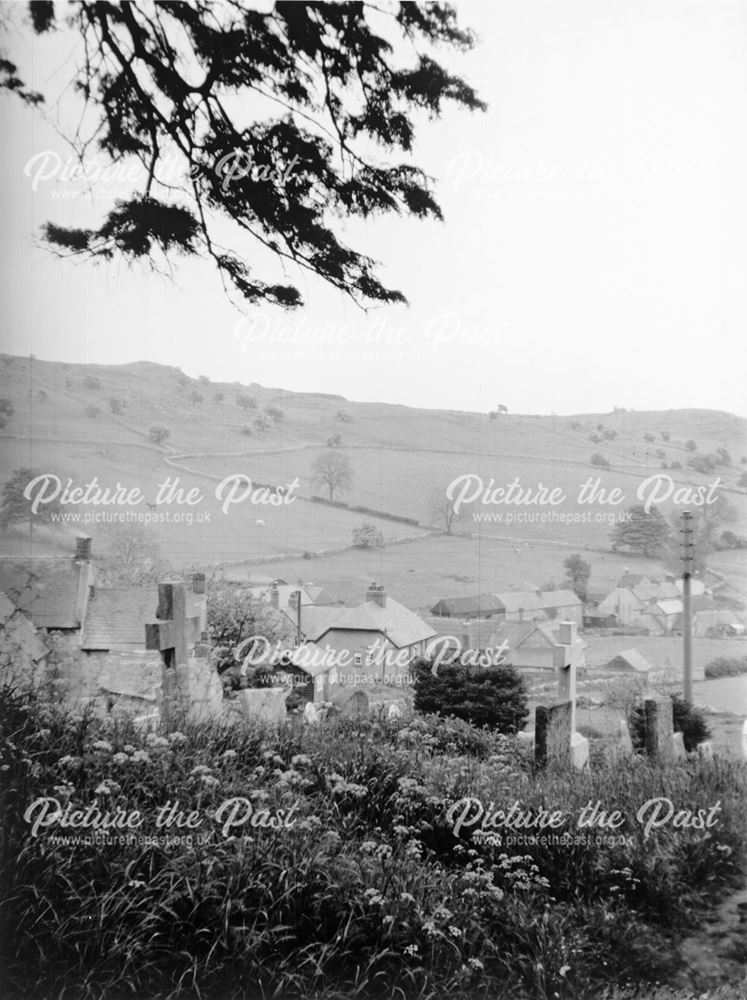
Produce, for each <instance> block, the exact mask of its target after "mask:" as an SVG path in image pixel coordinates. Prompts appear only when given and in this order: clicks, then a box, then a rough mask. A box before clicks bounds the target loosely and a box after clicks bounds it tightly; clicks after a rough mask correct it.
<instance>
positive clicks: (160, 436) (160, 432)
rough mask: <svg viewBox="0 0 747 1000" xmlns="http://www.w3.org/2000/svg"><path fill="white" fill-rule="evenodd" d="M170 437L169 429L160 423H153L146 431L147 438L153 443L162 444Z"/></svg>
mask: <svg viewBox="0 0 747 1000" xmlns="http://www.w3.org/2000/svg"><path fill="white" fill-rule="evenodd" d="M170 437H171V431H170V430H169V429H168V428H167V427H163V426H162V425H161V424H154V425H153V426H152V427H151V429H150V430H149V431H148V438H149V440H151V441H152V442H153V444H163V443H164V441H167V440H168V439H169V438H170Z"/></svg>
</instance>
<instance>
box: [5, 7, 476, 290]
mask: <svg viewBox="0 0 747 1000" xmlns="http://www.w3.org/2000/svg"><path fill="white" fill-rule="evenodd" d="M258 7H259V5H257V4H250V3H247V2H245V0H225V2H223V3H220V4H217V3H214V2H212V0H179V2H175V0H160V2H159V3H154V2H150V0H138V2H122V3H108V2H85V0H83V2H77V3H75V4H73V5H68V6H65V9H64V14H63V9H62V5H59V9H58V8H57V6H56V5H55V4H54V3H52V2H32V3H31V4H30V5H29V9H30V24H31V29H32V30H33V31H34V32H36V33H37V34H41V33H44V32H49V31H55V30H60V31H67V32H73V33H77V35H78V36H79V37H80V41H81V44H80V45H79V46H77V47H76V48H75V49H74V58H73V63H74V64H75V65H76V66H77V68H76V69H75V70H74V78H73V80H72V83H73V85H74V88H75V89H76V90H77V91H78V93H79V95H80V98H81V100H82V102H83V105H84V106H83V108H82V114H81V124H80V125H79V127H78V129H77V131H76V133H75V135H74V136H71V137H70V141H71V143H72V145H73V149H74V150H75V153H76V154H77V156H78V157H79V158H80V160H81V161H83V160H84V158H85V157H86V156H90V155H91V153H92V151H97V150H98V151H100V152H101V153H103V154H106V155H107V156H108V157H110V158H111V160H112V161H113V162H114V163H115V164H116V163H124V162H127V161H129V160H131V158H132V157H137V159H138V160H139V161H140V165H141V167H142V169H141V171H140V174H141V182H139V183H135V184H133V185H132V190H131V191H129V192H128V194H127V196H126V197H123V198H121V199H119V200H118V201H117V202H116V203H115V205H114V206H113V207H112V208H111V210H110V211H108V212H107V213H106V214H105V216H104V217H103V219H102V220H101V224H100V225H99V226H98V228H91V229H85V228H68V227H64V226H61V225H58V224H56V223H55V222H54V221H51V222H49V223H47V224H46V226H45V227H44V230H43V237H44V240H45V242H46V243H47V245H48V246H50V247H51V248H53V249H54V250H55V251H56V252H58V253H61V254H64V255H74V256H77V257H84V258H85V257H88V258H104V259H108V258H113V257H116V256H122V257H124V258H126V259H127V260H128V261H132V260H135V259H141V260H146V261H147V262H149V263H150V264H151V265H152V266H153V267H156V268H159V267H162V266H163V265H164V262H166V263H167V264H168V265H170V264H171V261H172V259H173V258H174V257H175V256H176V255H178V254H187V255H191V256H208V257H209V258H211V259H212V261H213V263H214V264H215V266H216V267H217V269H218V271H219V273H220V275H221V278H222V280H223V284H224V286H225V287H226V289H227V290H228V291H229V293H230V294H232V295H233V296H236V295H238V297H239V300H240V301H242V302H243V303H258V302H267V303H274V304H277V305H280V306H283V307H295V306H298V305H300V304H301V302H302V300H301V295H300V292H299V290H298V288H297V287H296V284H294V283H290V282H289V283H277V282H274V281H272V280H267V279H266V277H264V276H263V274H262V273H261V269H262V268H263V266H264V265H266V264H267V255H266V253H267V252H269V253H270V254H274V255H275V256H276V258H280V259H281V260H282V262H283V263H284V264H286V265H287V264H293V265H297V266H298V267H300V268H301V269H306V270H308V271H311V272H313V273H314V274H316V275H318V276H320V277H321V278H323V279H325V280H326V281H327V282H329V283H330V284H331V285H333V286H334V287H336V288H338V289H340V290H342V291H344V292H346V293H347V294H349V295H350V296H351V297H352V298H353V300H354V301H355V302H356V303H358V304H359V305H366V304H369V303H374V302H398V301H404V295H403V293H402V292H401V291H398V290H396V289H393V288H388V287H386V286H385V285H384V284H382V283H381V281H380V280H379V278H378V277H377V275H376V262H375V261H374V260H372V259H371V258H370V257H368V256H367V255H366V254H364V253H362V252H360V251H358V250H356V249H353V248H352V247H350V246H348V245H346V243H345V242H344V241H343V240H342V239H341V238H340V235H339V232H338V230H339V220H341V219H343V220H344V219H345V218H350V217H363V218H368V217H371V216H374V215H377V214H381V213H391V212H394V213H399V214H404V215H411V216H415V217H416V218H419V219H424V218H428V217H432V218H436V219H440V218H441V210H440V208H439V206H438V203H437V202H436V200H435V198H434V195H433V192H432V183H431V179H430V178H429V177H428V176H427V175H426V174H425V173H424V171H423V170H422V169H420V168H419V167H417V166H416V165H414V164H413V163H412V160H411V152H412V148H413V141H414V134H415V120H414V119H415V115H416V113H417V112H424V113H425V114H427V115H429V116H431V117H439V116H440V114H441V112H442V110H443V108H444V105H445V104H446V103H447V102H451V103H453V104H455V105H457V106H460V107H462V108H467V109H473V110H474V109H483V108H484V104H483V103H482V102H481V101H480V100H479V98H478V97H477V95H476V93H475V91H474V90H473V89H472V88H471V87H470V86H469V85H468V84H467V83H466V82H465V81H464V80H463V79H462V78H460V77H459V76H455V75H453V74H452V73H450V72H449V71H448V70H447V69H446V68H445V67H444V66H443V65H442V64H441V63H440V62H438V61H437V60H436V58H434V55H433V50H434V49H435V48H436V47H438V46H444V47H446V48H456V49H460V50H466V49H469V48H470V47H471V46H472V45H473V42H474V39H473V36H472V34H471V32H470V31H469V30H466V29H464V28H462V27H460V26H459V24H458V23H457V17H456V13H455V10H454V9H453V7H451V6H450V5H449V4H444V3H386V4H384V5H378V4H371V3H355V2H349V3H275V4H273V5H272V7H271V8H269V9H267V8H264V9H258ZM55 86H58V83H57V80H56V81H55ZM0 87H2V88H4V89H6V90H10V91H14V92H15V93H16V94H17V95H18V96H19V97H20V98H22V99H23V100H24V101H26V102H27V103H29V104H32V105H36V104H41V103H42V102H43V100H44V96H43V95H41V94H38V93H36V92H34V91H31V90H29V89H28V88H27V87H26V85H25V83H24V81H23V80H22V79H21V78H20V75H19V70H18V68H17V67H16V65H15V64H14V63H13V62H11V61H10V60H9V59H8V58H6V57H5V56H3V58H0ZM174 158H176V160H177V162H178V164H179V170H178V172H177V174H176V176H174V173H173V170H171V169H165V168H169V167H170V166H172V165H173V162H174ZM226 233H230V234H232V235H231V238H232V240H236V241H237V242H236V245H235V246H231V247H229V246H225V245H223V242H222V240H223V239H225V234H226ZM260 248H264V250H262V249H260ZM258 263H259V266H257V264H258Z"/></svg>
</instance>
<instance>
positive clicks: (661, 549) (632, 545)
mask: <svg viewBox="0 0 747 1000" xmlns="http://www.w3.org/2000/svg"><path fill="white" fill-rule="evenodd" d="M626 513H627V514H628V515H629V517H628V519H627V520H626V521H623V522H622V523H620V524H616V525H615V527H614V528H613V529H612V534H611V535H610V538H611V540H612V549H613V551H617V549H628V550H629V551H630V552H638V553H640V555H642V556H653V557H657V556H662V555H666V553H667V551H668V549H669V546H670V541H671V533H670V530H669V524H668V523H667V519H666V518H665V517H664V515H663V514H662V513H661V511H660V510H659V508H658V507H651V509H650V510H649V511H648V512H647V511H646V509H645V508H644V506H643V504H637V505H636V506H635V507H630V508H629V509H628V510H627V511H626Z"/></svg>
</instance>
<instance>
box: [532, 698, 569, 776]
mask: <svg viewBox="0 0 747 1000" xmlns="http://www.w3.org/2000/svg"><path fill="white" fill-rule="evenodd" d="M572 734H573V704H572V703H571V702H570V701H565V702H561V703H560V704H559V705H538V706H537V711H536V713H535V717H534V759H535V760H536V762H537V763H538V764H540V765H542V766H544V765H545V764H560V765H561V766H565V765H569V764H570V763H571V736H572Z"/></svg>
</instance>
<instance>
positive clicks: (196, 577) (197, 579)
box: [192, 573, 205, 594]
mask: <svg viewBox="0 0 747 1000" xmlns="http://www.w3.org/2000/svg"><path fill="white" fill-rule="evenodd" d="M192 593H193V594H204V593H205V574H204V573H193V574H192Z"/></svg>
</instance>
